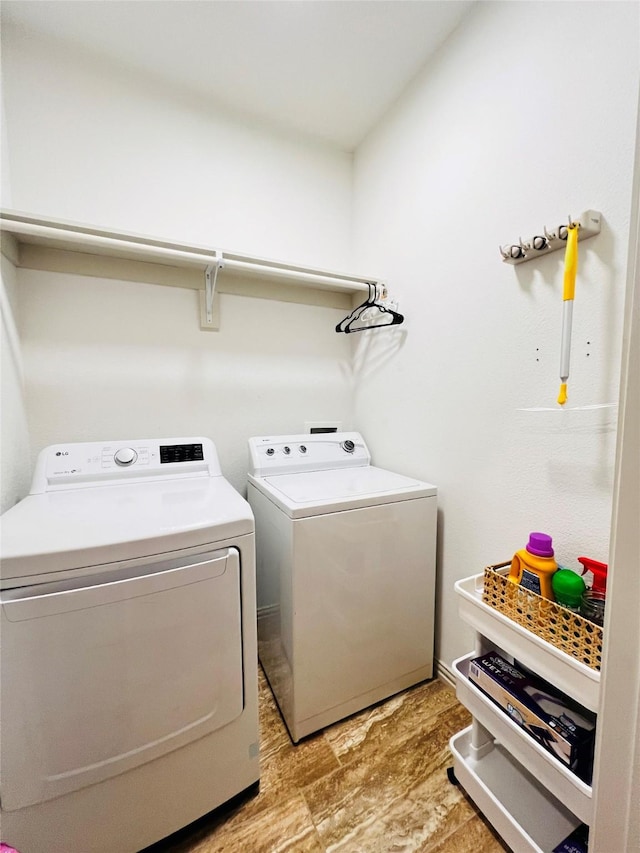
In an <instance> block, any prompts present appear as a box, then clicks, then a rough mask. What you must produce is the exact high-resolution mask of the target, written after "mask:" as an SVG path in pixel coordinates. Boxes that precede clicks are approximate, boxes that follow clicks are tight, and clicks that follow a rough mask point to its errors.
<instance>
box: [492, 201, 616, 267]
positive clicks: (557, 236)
mask: <svg viewBox="0 0 640 853" xmlns="http://www.w3.org/2000/svg"><path fill="white" fill-rule="evenodd" d="M601 219H602V214H601V213H599V211H597V210H585V212H584V213H581V214H580V216H578V218H577V219H573V218H572V217H571V216H569V219H568V222H567V223H566V224H564V225H558V226H557V227H556V228H553V229H551V231H548V230H547V227H546V225H544V226H543V227H542V233H540V234H535V235H534V236H533V237H529V238H528V239H527V240H523V239H522V237H519V238H518V242H517V243H507V244H506V245H505V246H502V245H501V246H500V247H499V248H500V254H501V256H502V260H503V261H504V263H505V264H511V265H512V266H517V265H518V264H523V263H525V262H526V261H532V260H533V259H534V258H539V257H541V256H542V255H548V254H549V253H550V252H556V251H557V250H558V249H564V248H565V246H566V245H567V229H568V227H569V225H577V226H578V240H586V239H587V237H595V235H596V234H599V233H600V227H601Z"/></svg>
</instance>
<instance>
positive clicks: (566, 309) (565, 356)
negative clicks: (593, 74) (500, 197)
mask: <svg viewBox="0 0 640 853" xmlns="http://www.w3.org/2000/svg"><path fill="white" fill-rule="evenodd" d="M578 227H579V226H578V225H577V224H575V223H570V224H569V226H568V232H567V249H566V251H565V255H564V288H563V293H562V299H563V303H562V305H563V309H562V346H561V349H560V393H559V394H558V403H559V404H560V405H561V406H564V404H565V403H566V402H567V380H568V379H569V361H570V359H571V324H572V322H573V297H574V295H575V292H576V272H577V271H578Z"/></svg>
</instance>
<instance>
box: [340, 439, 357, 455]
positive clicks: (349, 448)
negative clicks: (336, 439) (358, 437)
mask: <svg viewBox="0 0 640 853" xmlns="http://www.w3.org/2000/svg"><path fill="white" fill-rule="evenodd" d="M341 446H342V449H343V450H345V451H346V452H347V453H353V451H354V450H355V449H356V446H355V444H354V443H353V442H352V441H351V439H350V438H347V439H346V441H343V442H342V445H341Z"/></svg>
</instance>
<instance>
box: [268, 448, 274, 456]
mask: <svg viewBox="0 0 640 853" xmlns="http://www.w3.org/2000/svg"><path fill="white" fill-rule="evenodd" d="M274 453H275V450H274V449H273V447H267V456H273V454H274Z"/></svg>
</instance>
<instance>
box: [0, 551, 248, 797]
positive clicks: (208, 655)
mask: <svg viewBox="0 0 640 853" xmlns="http://www.w3.org/2000/svg"><path fill="white" fill-rule="evenodd" d="M73 583H74V585H73V586H71V582H70V581H66V582H59V583H51V584H44V585H40V586H33V587H22V588H20V589H14V590H9V591H7V592H4V593H2V601H1V604H2V614H1V620H2V621H1V628H2V685H1V687H2V728H1V748H2V808H3V809H4V810H13V809H19V808H22V807H23V806H27V805H30V804H32V803H37V802H41V801H43V800H48V799H51V798H53V797H58V796H60V795H61V794H66V793H67V792H69V791H73V790H76V789H78V788H82V787H84V786H87V785H91V784H94V783H96V782H100V781H102V780H103V779H106V778H108V777H110V776H115V775H117V774H119V773H122V772H124V771H126V770H129V769H131V768H132V767H135V766H137V765H139V764H143V763H144V762H147V761H151V760H152V759H155V758H158V757H159V756H161V755H163V754H165V753H167V752H169V751H171V750H174V749H177V748H178V747H181V746H184V745H185V744H187V743H189V742H190V741H192V740H195V739H196V738H199V737H202V736H203V735H205V734H208V733H209V732H211V731H213V730H214V729H217V728H220V727H221V726H224V725H226V724H227V723H229V722H230V721H231V720H233V719H234V718H235V717H237V716H238V715H239V714H240V713H241V712H242V708H243V688H242V637H241V614H240V555H239V552H238V551H237V549H235V548H229V549H225V550H220V551H214V552H208V553H204V554H198V555H190V556H188V557H185V556H183V557H182V558H173V559H166V560H165V561H164V562H161V563H159V562H158V558H157V557H156V558H155V563H154V564H151V563H150V562H149V561H147V562H146V564H144V563H143V564H140V562H138V565H136V567H135V574H134V573H133V572H132V571H131V570H129V572H128V576H125V577H123V576H122V573H121V572H120V574H115V573H114V572H112V573H111V575H102V576H101V577H100V579H98V578H96V577H94V578H90V579H89V578H84V579H76V580H75V581H74V582H73Z"/></svg>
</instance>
